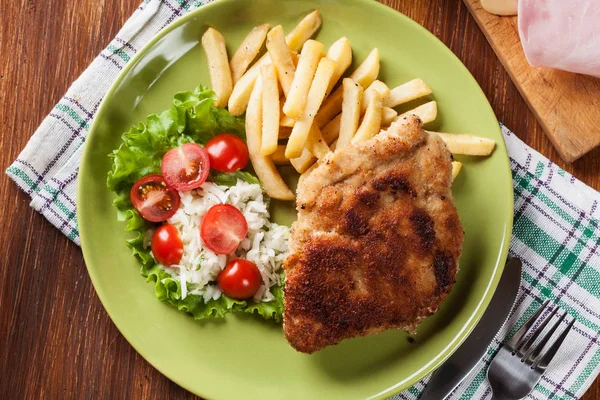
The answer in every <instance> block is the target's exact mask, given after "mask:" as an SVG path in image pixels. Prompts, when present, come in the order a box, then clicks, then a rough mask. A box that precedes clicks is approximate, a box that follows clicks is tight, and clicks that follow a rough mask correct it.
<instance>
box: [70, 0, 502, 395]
mask: <svg viewBox="0 0 600 400" xmlns="http://www.w3.org/2000/svg"><path fill="white" fill-rule="evenodd" d="M314 9H318V10H319V11H320V12H321V13H322V15H323V26H322V28H321V30H320V32H319V33H318V36H317V37H318V39H319V40H321V41H323V42H324V43H325V45H326V46H327V45H329V44H331V43H332V42H333V41H334V40H335V39H337V38H339V37H340V36H343V35H345V36H347V37H348V38H349V39H350V41H351V43H352V48H353V50H354V58H355V60H358V61H360V60H362V59H363V58H364V57H365V56H366V55H367V54H368V52H369V51H370V50H371V49H372V48H373V47H374V46H377V47H378V48H379V50H380V54H381V78H380V79H382V80H384V81H385V82H386V83H387V84H388V85H389V86H390V87H393V86H396V85H398V84H401V83H403V82H406V81H408V80H410V79H412V78H415V77H420V78H422V79H423V80H425V81H426V82H427V83H428V84H429V85H430V86H431V87H432V89H433V96H431V98H433V99H435V100H437V101H438V104H439V116H438V119H437V120H436V121H435V123H432V124H430V126H428V127H429V128H430V129H439V130H443V131H448V132H456V133H460V132H465V133H466V132H469V133H474V134H478V135H482V136H486V137H490V138H493V139H495V140H496V141H497V142H498V146H497V148H496V150H495V151H494V153H493V155H492V156H491V157H488V158H471V157H465V158H462V157H459V160H461V161H463V163H464V167H463V171H462V172H461V174H460V176H459V177H458V179H457V180H456V181H455V183H454V186H453V192H454V194H455V198H456V203H457V205H458V209H459V213H460V216H461V219H462V222H463V225H464V229H465V231H466V240H465V244H464V250H463V256H462V257H461V260H460V263H461V270H460V272H459V274H458V277H457V282H456V285H455V286H454V288H453V289H452V292H451V294H450V296H449V297H448V298H447V300H445V301H444V302H443V304H442V306H441V308H440V310H439V311H438V312H437V313H436V314H435V315H434V316H433V317H430V318H427V319H426V320H425V322H423V324H421V326H420V327H419V331H418V334H417V335H415V336H414V342H413V341H412V340H411V341H409V338H408V335H407V334H405V333H403V332H399V331H388V332H384V333H381V334H378V335H374V336H370V337H366V338H356V339H352V340H346V341H344V342H343V343H341V344H339V345H337V346H333V347H330V348H327V349H324V350H322V351H319V352H317V353H315V354H313V355H305V354H301V353H297V352H296V351H295V350H294V349H292V348H291V347H290V346H289V345H288V344H287V342H286V340H285V339H284V337H283V333H282V329H281V326H280V325H276V324H274V323H271V322H265V321H262V320H260V319H259V318H256V317H252V316H246V315H230V316H228V317H227V318H226V319H225V320H221V321H204V322H197V321H194V320H193V319H192V318H191V317H189V316H187V315H185V314H183V313H181V312H179V311H177V310H175V309H174V308H171V307H169V306H167V305H165V304H163V303H161V302H160V301H158V300H157V299H156V298H155V297H154V290H153V285H152V284H149V283H146V282H145V280H144V279H143V278H142V277H141V276H140V275H139V265H138V263H137V261H136V260H135V259H134V258H133V257H132V256H131V254H130V252H129V250H128V249H127V247H126V246H125V243H124V241H125V239H126V238H127V237H128V235H127V233H126V232H124V231H123V228H124V224H123V223H121V222H118V221H117V217H116V209H115V208H114V207H113V206H112V205H111V202H112V200H113V195H112V193H110V192H109V191H108V189H107V188H106V185H105V182H106V174H107V172H108V170H109V168H110V161H109V158H108V157H107V154H108V153H109V152H110V151H112V150H113V149H115V148H117V147H118V145H119V143H120V135H121V133H122V132H124V131H125V130H127V129H128V127H129V126H130V125H131V124H134V123H137V122H138V121H140V120H142V119H143V118H144V117H145V116H146V115H148V114H149V113H153V112H159V111H161V110H163V109H166V108H168V107H169V105H170V101H171V99H172V97H173V95H174V94H175V93H176V92H178V91H182V90H192V89H193V88H194V87H195V86H197V85H198V84H199V83H204V84H209V83H210V81H209V76H208V70H207V67H206V59H205V55H204V52H203V51H202V47H201V45H200V44H199V39H200V37H201V35H202V33H203V31H204V30H205V29H206V27H207V26H209V25H210V26H214V27H216V28H217V29H218V30H220V31H221V32H222V33H223V35H224V36H225V38H226V39H227V43H228V46H229V48H230V51H231V50H235V48H236V46H237V45H238V44H239V43H240V42H241V40H242V39H243V37H244V36H245V35H246V33H247V32H248V31H249V30H250V28H251V27H253V26H255V25H258V24H262V23H265V22H268V23H270V24H271V25H272V26H275V25H277V24H282V25H283V27H284V29H285V30H286V31H289V30H290V29H291V28H292V27H293V26H294V25H295V24H296V23H297V22H298V21H299V20H300V19H301V18H302V17H303V16H304V15H305V14H307V13H308V12H310V11H312V10H314ZM367 27H368V28H367ZM354 64H355V65H356V64H357V62H355V63H354ZM512 202H513V195H512V184H511V174H510V169H509V162H508V156H507V153H506V148H505V146H504V142H503V140H502V136H501V133H500V129H499V126H498V122H497V120H496V118H495V116H494V113H493V112H492V110H491V108H490V105H489V103H488V101H487V100H486V98H485V96H484V94H483V93H482V91H481V89H480V88H479V86H478V85H477V83H476V82H475V80H474V79H473V77H472V76H471V75H470V74H469V72H468V71H467V69H466V68H465V67H464V66H463V65H462V64H461V62H460V61H459V60H458V59H457V58H456V57H455V56H454V55H453V54H452V52H451V51H450V50H449V49H447V48H446V47H445V46H444V45H443V44H442V43H441V42H439V41H438V40H437V39H436V38H435V37H434V36H433V35H431V34H430V33H429V32H427V31H426V30H425V29H424V28H422V27H421V26H419V25H418V24H416V23H415V22H413V21H412V20H410V19H408V18H406V17H405V16H403V15H401V14H400V13H398V12H396V11H394V10H392V9H390V8H387V7H385V6H383V5H381V4H379V3H377V2H375V1H372V0H344V1H343V2H341V1H328V0H321V1H317V0H305V1H292V0H289V1H281V0H252V1H234V0H220V1H218V2H215V3H212V4H209V5H207V6H204V7H202V8H200V9H199V10H197V11H195V12H192V13H190V14H188V15H186V16H184V17H183V18H181V19H179V20H177V22H175V23H174V24H172V25H170V26H169V27H168V28H166V29H165V30H163V31H162V32H161V33H160V34H159V35H158V36H157V37H156V38H154V39H153V40H152V41H151V42H150V43H149V44H148V45H147V46H146V47H145V48H144V49H143V50H141V51H140V52H139V54H138V55H137V56H136V57H135V58H134V59H132V60H131V61H130V62H129V63H128V64H127V67H126V68H125V69H124V71H123V72H122V74H121V75H120V77H119V78H118V79H117V81H116V82H115V84H114V85H113V87H112V89H111V90H110V91H109V93H108V94H107V96H106V97H105V99H104V102H103V103H102V105H101V107H100V110H99V111H98V114H97V116H96V118H95V120H94V124H93V127H92V130H91V132H90V134H89V137H88V139H87V143H86V147H85V152H84V156H83V161H82V164H81V170H80V175H79V191H78V202H77V204H78V214H77V217H78V221H79V229H80V233H81V242H82V248H83V254H84V256H85V261H86V264H87V267H88V271H89V274H90V276H91V279H92V282H93V284H94V287H95V288H96V291H97V292H98V296H99V297H100V300H101V301H102V303H103V304H104V307H105V308H106V311H107V312H108V314H109V315H110V317H111V318H112V320H113V321H114V323H115V325H116V326H117V327H118V328H119V330H120V331H121V333H122V334H123V335H124V336H125V338H127V340H128V341H129V342H130V343H131V345H132V346H133V347H134V348H135V349H136V350H137V351H138V352H139V353H140V354H141V355H142V356H143V357H144V358H145V359H146V360H148V362H150V363H151V364H152V365H153V366H154V367H156V368H157V369H158V370H159V371H161V372H162V373H163V374H165V375H166V376H167V377H169V378H170V379H171V380H173V381H175V382H177V383H178V384H179V385H181V386H183V387H184V388H186V389H188V390H190V391H191V392H194V393H196V394H198V395H200V396H203V397H207V398H212V399H217V398H218V399H225V398H229V399H238V398H248V397H255V398H261V399H271V398H273V399H281V398H286V399H292V398H299V399H310V398H317V397H319V398H328V399H331V398H343V399H351V398H383V397H386V396H390V395H392V394H394V393H397V392H399V391H401V390H403V389H405V388H407V387H408V386H410V385H411V384H413V383H415V382H416V381H418V380H419V379H420V378H422V377H424V376H425V375H426V374H428V373H429V372H431V371H432V370H433V369H435V368H436V367H437V366H438V365H439V364H441V363H442V362H443V361H444V360H445V359H446V358H447V357H449V356H450V354H452V352H453V351H454V350H455V349H456V348H457V347H458V346H459V345H460V343H461V342H462V341H463V340H464V339H465V338H466V337H467V336H468V334H469V332H470V331H471V330H472V329H473V327H474V325H475V324H476V322H477V321H478V319H479V318H480V316H481V314H482V313H483V311H484V310H485V308H486V306H487V304H488V303H489V301H490V299H491V296H492V294H493V292H494V290H495V288H496V285H497V282H498V279H499V278H500V274H501V272H502V268H503V264H504V261H505V259H506V254H507V251H508V243H509V239H510V233H511V227H512V215H513V205H512ZM289 210H290V209H289V208H288V211H281V212H278V213H277V215H276V217H275V218H276V219H277V220H291V219H293V217H294V216H293V214H290V212H289Z"/></svg>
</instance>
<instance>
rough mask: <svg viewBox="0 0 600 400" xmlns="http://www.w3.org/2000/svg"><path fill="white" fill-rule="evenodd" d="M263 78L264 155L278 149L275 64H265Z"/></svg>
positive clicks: (262, 149) (277, 95)
mask: <svg viewBox="0 0 600 400" xmlns="http://www.w3.org/2000/svg"><path fill="white" fill-rule="evenodd" d="M260 76H261V79H262V143H261V147H260V151H261V153H262V155H263V156H268V155H269V154H273V153H274V152H275V150H277V141H278V140H279V88H278V86H277V74H276V72H275V67H274V66H273V64H268V65H263V66H262V67H261V69H260Z"/></svg>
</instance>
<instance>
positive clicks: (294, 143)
mask: <svg viewBox="0 0 600 400" xmlns="http://www.w3.org/2000/svg"><path fill="white" fill-rule="evenodd" d="M334 71H335V62H334V61H332V60H330V59H329V58H327V57H325V58H322V59H321V61H319V66H318V67H317V72H316V73H315V78H314V79H313V82H312V84H311V85H310V90H309V91H308V100H307V102H306V107H305V108H304V112H303V114H302V116H301V118H300V119H298V120H297V121H296V124H294V128H293V129H292V134H291V135H290V138H289V140H288V144H287V147H286V149H285V156H286V157H287V158H296V157H300V155H301V154H302V149H303V148H304V144H305V143H306V139H307V137H308V133H309V132H310V128H311V126H312V124H313V121H314V118H315V114H316V113H317V110H318V109H319V107H320V106H321V102H322V101H323V97H325V92H326V91H327V86H328V85H329V80H330V79H331V75H333V72H334Z"/></svg>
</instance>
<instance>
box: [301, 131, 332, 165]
mask: <svg viewBox="0 0 600 400" xmlns="http://www.w3.org/2000/svg"><path fill="white" fill-rule="evenodd" d="M306 148H307V149H308V151H310V152H311V153H312V154H313V155H314V156H316V157H317V158H318V159H319V160H320V159H321V158H323V157H325V156H326V155H327V154H328V153H329V152H330V151H331V150H330V149H329V146H327V143H326V142H325V139H324V138H323V135H322V134H321V130H320V129H319V127H318V126H317V125H316V124H313V125H312V127H311V128H310V132H309V133H308V138H307V140H306Z"/></svg>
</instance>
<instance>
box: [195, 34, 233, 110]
mask: <svg viewBox="0 0 600 400" xmlns="http://www.w3.org/2000/svg"><path fill="white" fill-rule="evenodd" d="M202 47H203V48H204V51H205V52H206V58H207V61H208V72H209V73H210V83H211V85H212V89H213V91H214V92H215V94H216V95H217V98H216V100H215V103H214V104H215V107H219V108H220V107H225V106H226V105H227V101H228V100H229V96H230V95H231V91H232V90H233V81H232V79H231V69H229V60H228V59H227V48H226V47H225V38H224V37H223V35H221V33H220V32H219V31H217V30H216V29H213V28H208V29H207V30H206V32H204V35H202Z"/></svg>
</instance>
